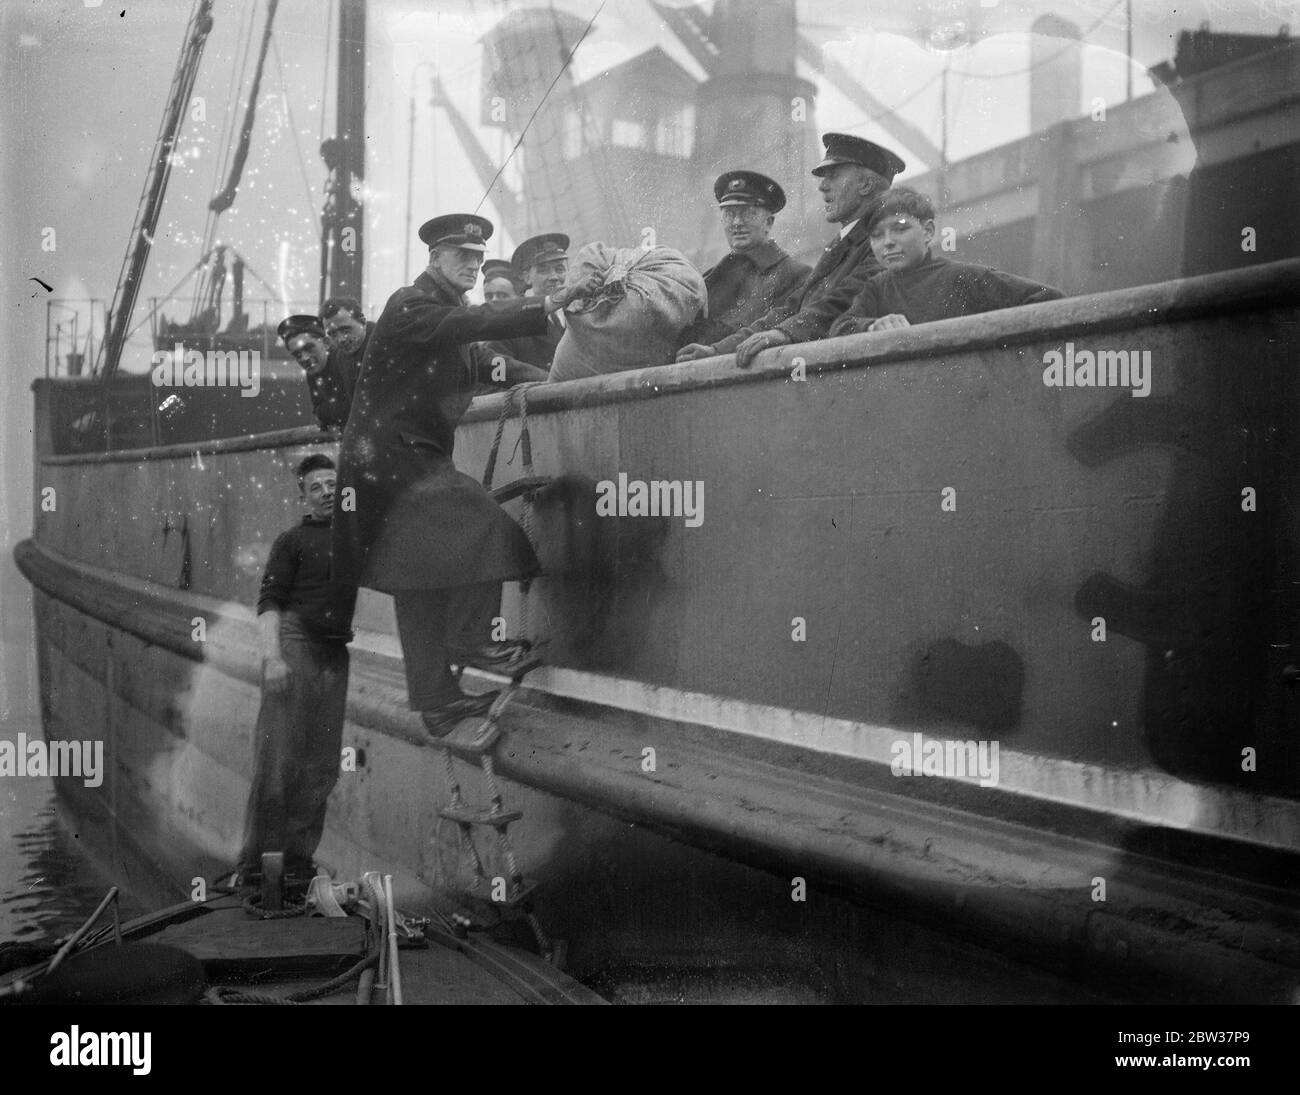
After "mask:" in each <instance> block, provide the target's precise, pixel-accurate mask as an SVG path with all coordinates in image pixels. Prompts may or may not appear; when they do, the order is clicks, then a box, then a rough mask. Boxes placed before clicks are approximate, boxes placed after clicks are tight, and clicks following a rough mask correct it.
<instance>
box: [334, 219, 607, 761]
mask: <svg viewBox="0 0 1300 1095" xmlns="http://www.w3.org/2000/svg"><path fill="white" fill-rule="evenodd" d="M491 235H492V224H491V223H490V222H489V221H487V220H486V219H484V218H483V217H478V216H474V215H473V214H463V213H462V214H451V215H449V216H443V217H435V218H434V219H433V220H431V221H428V222H427V223H425V224H424V225H423V226H422V227H421V228H420V239H421V240H423V241H424V243H426V244H427V245H428V247H429V265H428V268H427V269H426V270H425V271H424V273H422V274H421V275H420V276H419V277H418V278H416V280H415V284H414V285H410V286H407V287H405V288H403V289H399V290H398V291H397V292H396V293H394V294H393V295H392V297H390V298H389V301H388V303H387V305H385V307H384V312H383V315H381V316H380V317H379V320H378V322H377V323H376V325H375V330H374V333H373V335H372V336H371V339H370V344H369V346H368V347H367V349H366V357H365V362H364V364H363V366H362V372H361V379H360V381H359V382H358V384H357V390H356V395H355V398H354V401H353V406H352V414H351V416H350V418H349V419H348V424H347V428H346V430H345V431H344V434H343V441H342V444H341V446H340V449H339V490H338V493H337V494H336V496H335V509H334V523H333V542H332V545H331V550H332V556H333V567H334V577H335V580H341V581H351V582H355V583H356V584H357V585H361V586H366V587H368V588H370V589H378V590H382V591H384V592H386V593H391V594H392V595H393V601H394V606H395V608H396V611H397V631H398V636H399V638H400V639H401V643H402V654H403V657H404V659H405V662H406V687H407V693H408V696H409V699H410V704H411V707H412V709H413V710H416V711H419V712H420V713H421V716H422V717H423V719H424V724H425V726H426V727H427V728H428V730H429V732H430V733H431V734H433V735H435V736H438V737H441V736H443V735H445V734H447V733H449V732H450V731H451V730H452V729H453V728H454V727H455V726H456V724H457V723H458V722H459V721H460V720H461V719H465V718H471V717H474V716H477V715H482V714H485V713H486V712H487V711H488V709H489V708H490V707H491V705H492V701H493V700H494V699H495V698H496V695H497V693H495V692H488V693H483V694H479V695H467V694H465V693H463V692H462V691H461V689H460V685H459V684H458V683H457V682H456V679H455V677H454V676H452V673H451V669H450V663H452V662H455V663H456V664H458V665H473V666H477V667H478V668H481V669H487V670H489V671H492V672H497V673H502V674H504V675H506V676H514V675H515V674H516V673H517V672H518V671H519V669H520V668H521V667H522V666H523V665H525V664H527V663H528V662H529V661H531V660H534V659H533V656H532V655H531V653H530V652H529V649H528V644H527V643H526V642H518V641H516V642H491V641H489V640H490V636H491V627H492V620H493V617H495V616H496V615H497V614H498V612H499V610H500V604H501V583H502V582H503V581H515V580H526V579H528V578H530V577H532V576H533V575H534V574H536V573H537V569H538V568H537V559H536V557H535V556H534V554H533V550H532V547H531V545H530V544H529V542H528V538H527V537H526V536H525V535H524V533H523V532H522V530H521V529H520V528H519V526H518V525H516V524H515V522H514V521H512V520H511V519H510V517H509V516H508V515H507V514H506V512H505V511H504V510H503V509H502V508H501V507H500V506H498V505H497V504H496V502H494V501H493V500H492V496H491V495H490V494H489V493H488V492H487V491H486V490H485V489H484V488H483V487H482V486H481V485H480V484H479V483H477V482H475V481H474V480H473V479H471V478H470V477H469V476H467V475H464V474H463V473H461V472H460V471H457V469H456V467H455V465H454V464H453V463H452V447H453V444H454V442H455V435H456V424H457V422H459V421H460V417H461V415H463V414H464V413H465V409H466V408H467V407H468V406H469V403H470V400H471V399H472V398H473V391H474V377H473V374H472V370H471V366H470V361H469V357H468V345H469V343H471V342H477V341H482V340H484V339H506V338H516V337H519V336H523V335H534V334H542V333H543V332H544V331H545V330H546V317H547V315H549V314H550V313H551V312H554V311H557V310H558V309H559V308H561V307H563V306H564V304H565V303H567V302H568V301H569V300H571V299H574V298H576V297H579V296H582V295H584V294H587V293H590V292H592V291H594V289H595V284H594V283H593V284H591V285H588V284H587V283H585V282H584V283H580V284H578V285H575V286H572V287H570V288H568V289H562V290H560V291H559V292H558V293H556V294H554V295H553V296H547V297H545V298H543V299H540V300H539V299H537V298H527V299H522V300H511V301H504V302H500V303H494V304H491V305H481V306H477V307H467V306H466V305H465V302H464V296H463V294H464V293H465V291H467V290H469V289H472V288H473V287H474V284H475V282H476V281H477V280H478V270H479V265H480V264H481V263H482V261H483V253H484V252H485V251H486V247H485V245H484V244H485V241H486V240H488V239H489V238H490V237H491Z"/></svg>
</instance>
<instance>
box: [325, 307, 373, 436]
mask: <svg viewBox="0 0 1300 1095" xmlns="http://www.w3.org/2000/svg"><path fill="white" fill-rule="evenodd" d="M320 318H321V323H322V324H323V325H324V327H325V337H326V339H328V341H329V344H330V355H329V356H330V364H329V369H328V370H327V371H332V372H333V373H334V375H335V376H337V377H338V378H339V380H340V381H341V382H342V384H343V388H344V391H345V392H346V394H347V403H348V410H349V411H350V410H351V409H352V396H353V394H354V393H355V392H356V390H357V380H358V378H359V377H360V376H361V362H362V361H364V360H365V357H366V346H367V344H368V343H369V342H370V333H371V332H372V331H373V330H374V329H375V325H374V324H373V323H368V322H367V321H366V314H365V312H363V311H362V310H361V302H360V301H359V300H354V299H353V298H352V297H330V298H329V299H328V300H327V301H325V303H324V304H322V305H321V306H320ZM343 421H344V423H345V424H346V422H347V417H346V415H345V416H344V419H343Z"/></svg>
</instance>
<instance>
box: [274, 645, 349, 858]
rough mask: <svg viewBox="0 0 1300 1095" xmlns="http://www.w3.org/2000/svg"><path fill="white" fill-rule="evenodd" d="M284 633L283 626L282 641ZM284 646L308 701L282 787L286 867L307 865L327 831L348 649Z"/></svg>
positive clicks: (338, 754) (343, 710) (340, 746)
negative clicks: (297, 751)
mask: <svg viewBox="0 0 1300 1095" xmlns="http://www.w3.org/2000/svg"><path fill="white" fill-rule="evenodd" d="M283 634H284V629H283V627H281V636H282V639H283ZM282 645H284V646H285V648H286V656H285V660H286V661H288V662H289V667H290V672H297V671H298V666H299V664H300V665H301V667H302V669H301V671H302V673H303V675H304V676H305V677H307V678H308V679H309V681H310V685H309V687H308V688H307V689H306V697H305V698H306V700H307V702H306V703H305V704H304V707H303V709H302V711H301V712H300V713H299V715H300V717H301V719H302V726H301V729H300V731H299V736H300V738H301V741H302V748H303V752H302V754H301V756H300V757H299V765H298V771H297V773H296V775H295V777H294V778H293V780H292V782H291V783H290V784H289V785H288V786H287V787H286V788H285V790H286V793H287V794H288V796H289V802H290V805H289V809H288V817H287V819H286V827H287V836H288V844H287V845H286V847H285V849H284V852H285V865H286V867H287V868H289V869H293V868H308V869H310V868H311V866H312V862H313V857H314V856H315V854H316V846H317V845H318V844H320V838H321V833H322V832H324V830H325V812H326V806H327V805H328V803H329V796H330V791H332V790H333V789H334V785H335V784H336V783H337V782H338V779H339V770H340V765H341V761H342V752H343V719H344V715H345V713H346V711H347V700H348V649H347V646H346V645H344V644H343V643H329V642H320V641H319V640H311V639H306V638H305V637H304V638H303V639H297V638H295V639H293V640H291V641H290V642H289V643H284V644H282ZM291 648H296V649H294V650H293V659H291V658H290V656H289V652H290V649H291ZM296 663H297V664H296Z"/></svg>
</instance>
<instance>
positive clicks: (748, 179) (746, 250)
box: [679, 171, 812, 360]
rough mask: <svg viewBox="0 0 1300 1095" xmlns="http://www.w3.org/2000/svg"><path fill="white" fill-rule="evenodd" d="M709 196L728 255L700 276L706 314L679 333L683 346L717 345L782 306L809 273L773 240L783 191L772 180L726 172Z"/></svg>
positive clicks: (782, 207)
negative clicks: (719, 219) (713, 200)
mask: <svg viewBox="0 0 1300 1095" xmlns="http://www.w3.org/2000/svg"><path fill="white" fill-rule="evenodd" d="M713 196H714V197H715V198H716V199H717V202H718V212H719V213H720V214H721V216H722V224H723V229H724V231H725V232H726V234H727V242H728V243H729V244H730V245H731V251H730V252H729V253H728V254H726V255H725V256H723V258H722V259H721V261H719V262H718V263H717V265H716V266H712V267H710V268H709V269H708V270H705V271H704V284H705V287H706V288H707V289H708V291H709V308H708V315H707V316H701V317H700V318H699V319H697V320H696V321H695V322H694V323H692V324H691V325H690V326H689V327H687V328H686V330H685V331H683V332H682V334H681V337H680V341H679V345H681V346H686V345H689V344H693V343H694V344H699V343H703V344H708V345H711V344H712V343H714V342H719V341H721V340H722V339H724V338H726V337H727V336H728V335H729V334H731V333H732V332H733V331H736V330H738V329H739V328H741V327H744V326H745V325H746V324H748V323H751V322H753V321H754V320H756V319H758V317H759V316H761V315H763V314H764V313H765V312H767V311H768V310H769V309H770V308H772V307H773V306H774V305H776V304H780V303H781V302H782V301H783V300H785V298H786V297H788V296H789V295H790V294H791V293H792V292H794V290H795V289H797V288H798V287H799V286H800V284H802V282H803V280H804V278H806V277H807V276H808V275H809V274H810V273H812V267H811V266H806V265H804V264H803V263H802V262H796V261H795V260H794V259H792V258H791V257H790V256H789V255H788V254H786V252H785V250H784V249H783V248H782V247H780V246H779V245H778V244H777V243H775V242H774V241H773V240H772V238H771V236H772V225H773V224H774V223H775V221H776V215H777V213H779V212H780V211H781V210H782V209H784V208H785V192H784V191H783V190H782V189H781V187H780V186H778V185H777V184H776V183H775V182H774V181H773V180H772V179H769V178H768V177H767V176H766V175H760V174H759V173H758V172H757V171H727V172H725V173H724V174H722V175H719V176H718V178H717V181H716V182H715V183H714V184H713ZM682 360H689V357H684V358H682Z"/></svg>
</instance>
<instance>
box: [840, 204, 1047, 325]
mask: <svg viewBox="0 0 1300 1095" xmlns="http://www.w3.org/2000/svg"><path fill="white" fill-rule="evenodd" d="M868 235H869V238H870V240H871V247H872V250H873V251H874V252H875V255H876V259H877V260H878V261H879V262H880V264H881V266H883V267H884V270H883V271H882V272H881V273H879V274H876V275H874V276H873V277H871V278H870V279H869V280H868V281H867V283H866V285H864V286H863V287H862V290H861V292H859V293H858V295H857V296H856V297H854V299H853V301H852V303H851V304H850V305H849V307H848V309H847V310H846V311H845V313H844V314H843V315H842V316H841V317H840V318H839V319H837V320H836V321H835V322H834V323H833V324H832V325H831V330H830V334H831V337H833V338H834V337H838V336H840V335H851V334H857V333H859V332H862V331H885V330H890V329H891V328H897V327H911V326H915V325H916V324H918V323H932V322H934V321H935V320H938V319H951V318H953V317H954V316H969V315H974V314H976V313H977V312H992V311H996V310H997V309H999V308H1014V307H1016V305H1019V304H1037V303H1039V302H1040V301H1044V300H1059V299H1060V298H1061V297H1062V296H1063V295H1064V294H1062V293H1061V291H1060V290H1059V289H1053V288H1052V287H1051V286H1049V285H1041V284H1039V283H1038V282H1036V281H1030V280H1029V279H1028V278H1022V277H1017V276H1016V275H1015V274H1004V273H1003V272H1002V271H1001V270H995V269H993V268H992V267H991V266H979V265H977V264H975V263H972V262H951V261H949V260H948V259H943V258H939V257H937V256H935V255H932V254H931V253H930V244H931V241H932V240H933V239H934V205H933V203H931V201H930V199H929V198H927V197H926V196H925V195H924V194H920V193H918V192H917V191H915V190H911V189H908V188H907V187H901V186H900V187H895V188H894V189H893V190H891V191H890V192H889V193H888V194H886V195H885V198H884V201H882V202H881V205H880V209H879V211H878V212H877V213H876V214H875V216H873V217H872V219H871V224H870V226H869V229H868Z"/></svg>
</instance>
